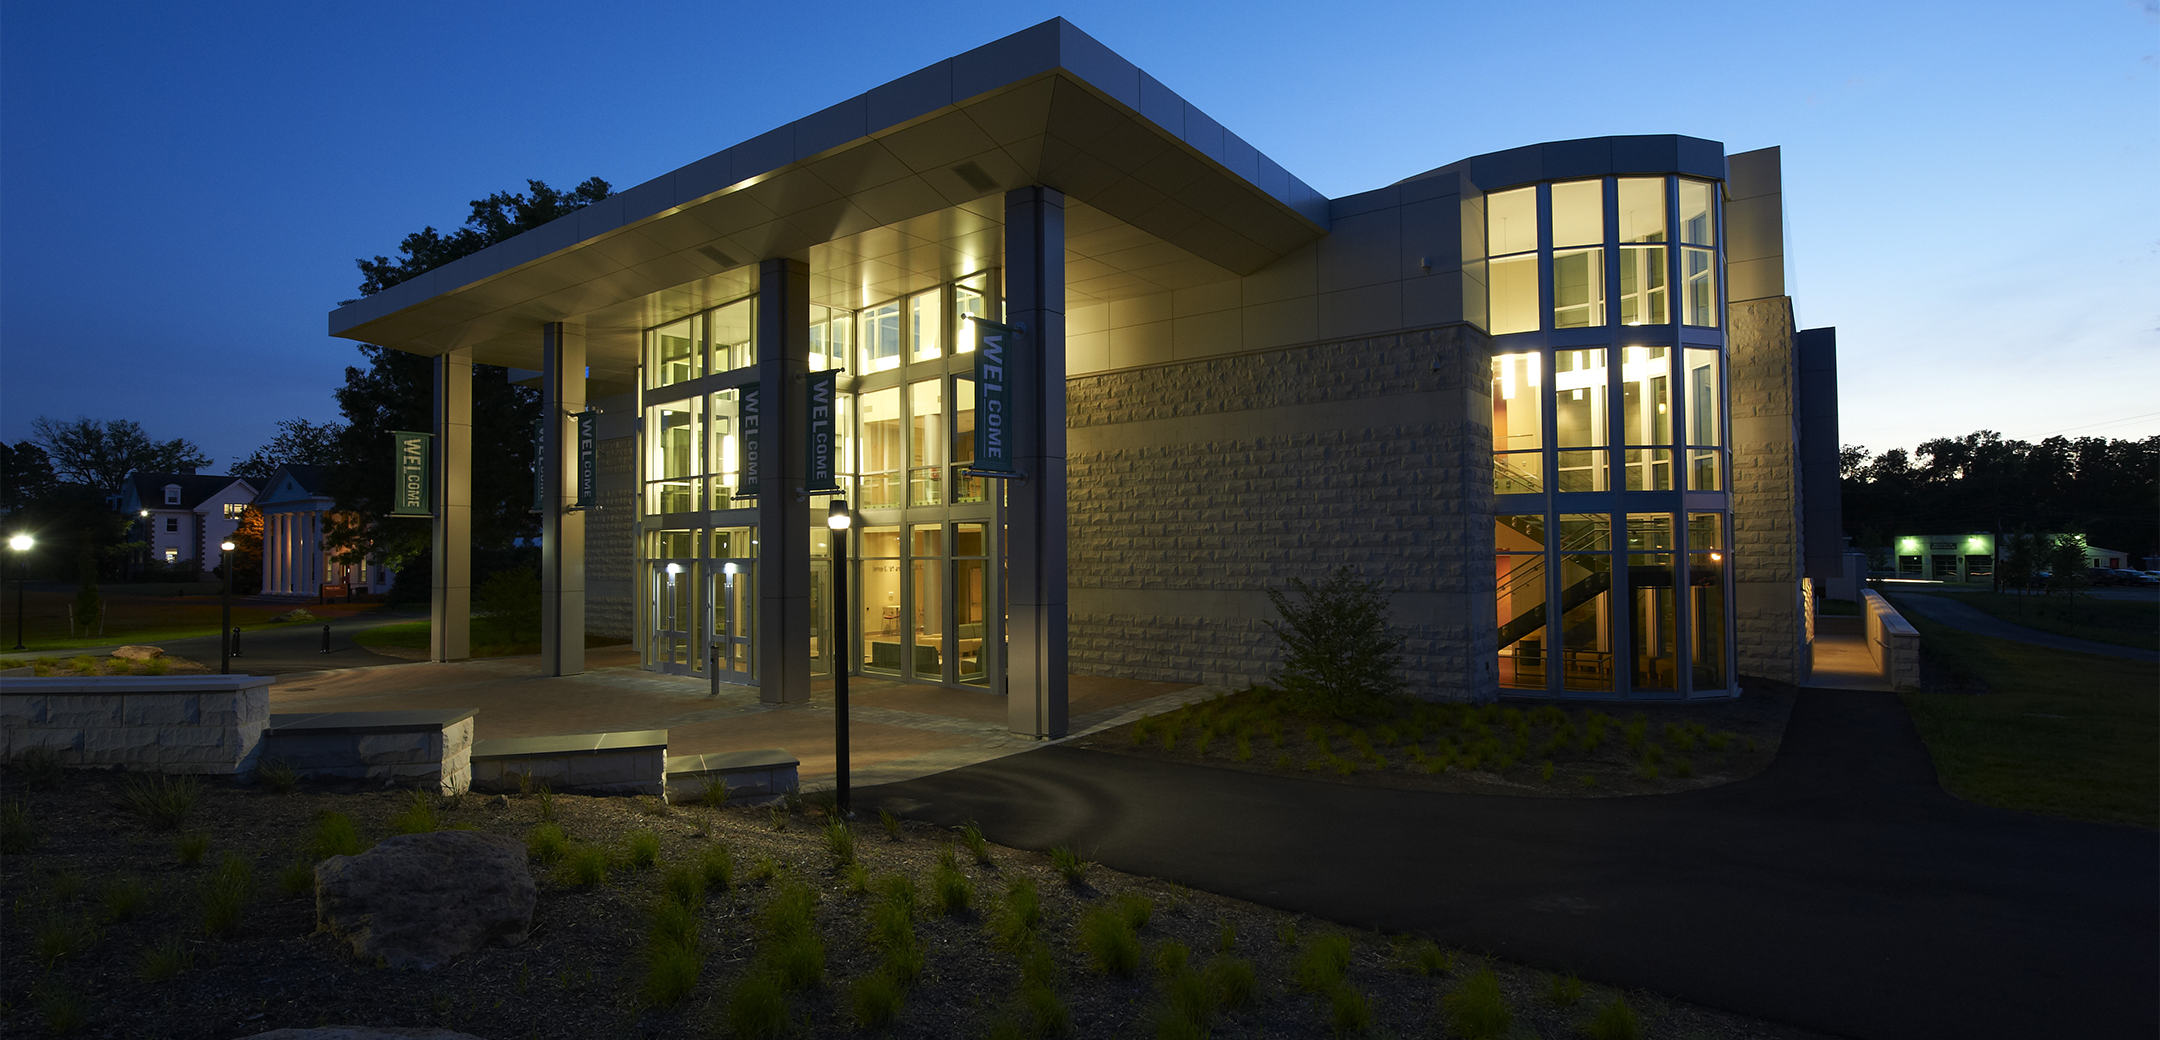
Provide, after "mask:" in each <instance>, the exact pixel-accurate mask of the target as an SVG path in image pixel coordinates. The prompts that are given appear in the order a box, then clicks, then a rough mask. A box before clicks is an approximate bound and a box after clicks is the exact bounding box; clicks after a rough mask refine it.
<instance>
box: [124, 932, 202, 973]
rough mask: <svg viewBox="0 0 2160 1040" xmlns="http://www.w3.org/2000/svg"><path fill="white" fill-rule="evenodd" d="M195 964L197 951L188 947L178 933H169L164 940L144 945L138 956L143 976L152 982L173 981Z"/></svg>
mask: <svg viewBox="0 0 2160 1040" xmlns="http://www.w3.org/2000/svg"><path fill="white" fill-rule="evenodd" d="M194 966H195V951H193V950H190V949H188V945H187V943H186V942H184V941H182V940H181V938H180V936H178V935H168V936H166V937H165V938H164V939H163V940H162V941H159V942H157V943H154V944H152V945H150V946H147V947H144V948H143V951H142V954H141V955H140V956H139V957H138V958H137V968H138V969H139V970H140V971H141V972H142V977H143V978H145V979H147V980H149V981H151V982H171V981H172V980H174V979H176V978H179V977H180V973H181V972H183V971H186V970H188V969H189V968H192V967H194Z"/></svg>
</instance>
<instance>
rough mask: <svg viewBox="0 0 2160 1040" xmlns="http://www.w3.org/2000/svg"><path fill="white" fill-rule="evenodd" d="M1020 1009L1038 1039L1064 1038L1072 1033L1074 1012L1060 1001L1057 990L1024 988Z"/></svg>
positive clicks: (1034, 986) (1033, 986)
mask: <svg viewBox="0 0 2160 1040" xmlns="http://www.w3.org/2000/svg"><path fill="white" fill-rule="evenodd" d="M1020 1008H1021V1010H1022V1011H1023V1012H1024V1013H1025V1014H1026V1016H1027V1020H1028V1024H1029V1025H1031V1026H1033V1027H1034V1030H1033V1032H1034V1035H1036V1036H1038V1037H1046V1036H1063V1035H1065V1034H1066V1033H1068V1032H1071V1031H1072V1011H1071V1010H1069V1009H1067V1008H1066V1007H1065V1002H1064V1001H1063V1000H1060V999H1058V995H1057V990H1055V989H1052V988H1051V987H1049V986H1037V985H1024V986H1022V987H1021V988H1020Z"/></svg>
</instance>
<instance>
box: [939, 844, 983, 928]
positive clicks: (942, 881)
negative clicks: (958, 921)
mask: <svg viewBox="0 0 2160 1040" xmlns="http://www.w3.org/2000/svg"><path fill="white" fill-rule="evenodd" d="M974 901H975V883H974V882H973V881H970V880H968V876H967V875H966V874H964V873H962V872H961V871H960V857H959V855H958V854H957V853H955V852H954V851H953V847H952V846H950V845H947V846H944V847H943V848H940V849H939V850H938V859H937V866H935V867H933V868H931V871H930V902H931V906H932V907H933V908H934V909H936V910H937V912H938V913H940V914H944V915H946V916H951V915H953V914H957V913H961V912H963V911H965V910H966V909H967V908H968V906H969V904H971V903H973V902H974Z"/></svg>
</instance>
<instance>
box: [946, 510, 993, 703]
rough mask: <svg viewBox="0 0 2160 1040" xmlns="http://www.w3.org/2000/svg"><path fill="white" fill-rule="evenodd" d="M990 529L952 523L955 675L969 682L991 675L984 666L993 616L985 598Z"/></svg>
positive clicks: (979, 525) (981, 526)
mask: <svg viewBox="0 0 2160 1040" xmlns="http://www.w3.org/2000/svg"><path fill="white" fill-rule="evenodd" d="M987 530H988V526H987V525H984V524H954V525H953V546H952V640H953V642H952V650H953V678H955V679H957V680H959V681H961V682H967V683H979V682H984V681H987V679H988V673H986V672H985V671H984V669H983V639H984V632H985V631H986V630H985V628H984V624H985V622H986V621H987V620H988V619H989V616H990V615H989V613H988V610H987V609H986V601H985V600H984V599H983V596H984V594H985V587H984V581H983V579H984V577H985V575H986V574H987V572H988V569H989V564H990V559H989V542H988V541H987V540H986V537H985V532H986V531H987Z"/></svg>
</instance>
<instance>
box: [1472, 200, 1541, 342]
mask: <svg viewBox="0 0 2160 1040" xmlns="http://www.w3.org/2000/svg"><path fill="white" fill-rule="evenodd" d="M1485 213H1486V217H1485V248H1486V252H1487V253H1488V254H1489V255H1490V256H1491V257H1492V260H1491V262H1490V265H1489V266H1488V268H1487V271H1488V275H1489V277H1490V278H1491V282H1490V283H1489V284H1490V285H1491V289H1490V290H1489V291H1490V293H1491V295H1492V308H1491V310H1492V329H1491V331H1492V333H1493V335H1496V336H1498V335H1502V334H1505V333H1509V332H1535V331H1537V328H1538V257H1537V246H1538V233H1537V189H1536V188H1517V189H1515V190H1514V191H1503V192H1497V193H1495V194H1492V195H1488V196H1486V197H1485ZM1510 254H1513V255H1510Z"/></svg>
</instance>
